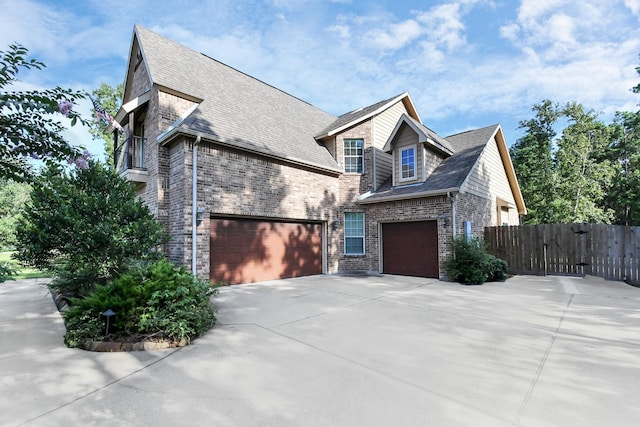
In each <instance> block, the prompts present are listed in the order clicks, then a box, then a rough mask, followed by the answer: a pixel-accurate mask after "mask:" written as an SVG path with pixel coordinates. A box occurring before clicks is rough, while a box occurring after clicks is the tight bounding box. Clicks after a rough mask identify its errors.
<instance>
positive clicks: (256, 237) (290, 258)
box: [210, 219, 322, 284]
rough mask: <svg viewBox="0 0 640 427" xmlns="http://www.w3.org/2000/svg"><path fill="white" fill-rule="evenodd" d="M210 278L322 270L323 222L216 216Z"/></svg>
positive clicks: (236, 279)
mask: <svg viewBox="0 0 640 427" xmlns="http://www.w3.org/2000/svg"><path fill="white" fill-rule="evenodd" d="M210 249H211V255H210V256H211V259H210V272H211V273H210V278H211V281H212V282H213V283H219V282H225V283H228V284H238V283H249V282H257V281H262V280H272V279H282V278H288V277H298V276H308V275H311V274H322V225H320V224H311V223H294V222H272V221H262V220H252V219H212V220H211V237H210Z"/></svg>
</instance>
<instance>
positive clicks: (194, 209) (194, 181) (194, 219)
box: [191, 135, 201, 276]
mask: <svg viewBox="0 0 640 427" xmlns="http://www.w3.org/2000/svg"><path fill="white" fill-rule="evenodd" d="M200 139H201V138H200V135H198V136H197V137H196V140H195V142H194V143H193V161H192V176H191V272H192V273H193V275H194V276H195V275H196V272H197V268H196V259H197V257H196V248H197V239H198V144H200Z"/></svg>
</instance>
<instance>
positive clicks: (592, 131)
mask: <svg viewBox="0 0 640 427" xmlns="http://www.w3.org/2000/svg"><path fill="white" fill-rule="evenodd" d="M562 114H563V116H564V117H566V118H567V120H568V123H569V124H568V125H567V127H566V128H565V129H564V130H563V132H562V136H561V138H560V139H559V140H558V149H557V152H556V153H555V164H556V170H557V174H558V181H557V189H556V198H555V201H554V211H555V217H556V218H555V222H559V223H569V222H594V223H602V222H604V223H610V222H611V220H612V219H613V211H612V210H611V209H609V208H607V207H606V206H605V205H604V203H603V202H604V198H605V195H606V194H607V191H608V189H609V187H610V186H611V184H612V181H613V177H614V176H615V175H616V165H615V164H613V163H612V162H611V161H609V160H608V159H607V155H608V152H607V149H608V146H609V140H610V132H609V128H608V127H607V126H606V125H605V124H604V123H602V122H601V121H599V120H597V116H598V115H597V113H595V112H594V111H593V110H588V111H585V109H584V107H583V106H582V104H579V103H577V102H570V103H568V104H566V106H565V107H564V108H563V110H562Z"/></svg>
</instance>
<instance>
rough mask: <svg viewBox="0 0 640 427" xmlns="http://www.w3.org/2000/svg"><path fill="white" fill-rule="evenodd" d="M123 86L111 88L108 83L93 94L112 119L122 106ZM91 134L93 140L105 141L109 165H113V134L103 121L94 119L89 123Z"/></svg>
mask: <svg viewBox="0 0 640 427" xmlns="http://www.w3.org/2000/svg"><path fill="white" fill-rule="evenodd" d="M123 88H124V86H123V84H122V83H120V84H119V85H117V86H111V85H110V84H108V83H102V84H101V85H100V87H99V88H97V89H94V90H93V91H92V92H91V96H92V97H93V99H94V100H96V101H97V102H98V103H99V104H100V105H101V106H102V108H104V110H105V111H106V112H107V114H109V115H110V116H112V117H115V116H116V113H117V112H118V109H119V108H120V104H121V102H122V91H123ZM89 132H90V133H91V136H93V139H96V140H98V139H99V140H102V141H104V149H105V151H106V153H107V163H108V164H110V165H113V150H114V147H113V134H112V133H111V132H108V127H107V126H105V123H104V121H103V120H101V119H98V118H97V117H94V118H93V119H91V120H90V121H89Z"/></svg>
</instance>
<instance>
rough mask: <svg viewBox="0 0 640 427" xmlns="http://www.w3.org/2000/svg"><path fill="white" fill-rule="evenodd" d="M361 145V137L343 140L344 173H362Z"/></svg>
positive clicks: (362, 142) (362, 141)
mask: <svg viewBox="0 0 640 427" xmlns="http://www.w3.org/2000/svg"><path fill="white" fill-rule="evenodd" d="M363 147H364V140H362V139H345V140H344V171H345V172H346V173H362V170H363V163H364V161H363V157H364V156H363Z"/></svg>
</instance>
